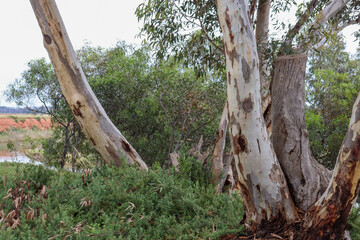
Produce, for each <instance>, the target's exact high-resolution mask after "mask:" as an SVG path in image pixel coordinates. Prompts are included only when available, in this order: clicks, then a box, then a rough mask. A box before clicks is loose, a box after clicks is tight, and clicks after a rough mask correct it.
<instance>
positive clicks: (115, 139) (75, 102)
mask: <svg viewBox="0 0 360 240" xmlns="http://www.w3.org/2000/svg"><path fill="white" fill-rule="evenodd" d="M30 2H31V5H32V7H33V10H34V12H35V15H36V18H37V20H38V23H39V26H40V28H41V31H42V34H43V36H44V46H45V48H46V50H47V51H48V53H49V56H50V59H51V61H52V64H53V66H54V69H55V72H56V75H57V78H58V80H59V83H60V86H61V90H62V93H63V95H64V97H65V99H66V101H67V103H68V104H69V106H70V108H71V110H72V112H73V113H74V115H75V118H76V120H77V122H78V123H79V125H80V126H81V128H82V130H83V131H84V132H85V134H86V136H87V137H88V139H89V140H90V141H91V142H92V144H93V145H94V147H95V149H96V150H97V151H98V152H99V154H100V155H101V157H102V158H103V159H104V160H105V161H106V162H107V163H113V164H115V165H116V166H120V165H121V158H126V160H127V162H128V163H129V164H134V163H137V164H139V165H140V167H141V168H143V169H146V170H147V169H148V168H147V166H146V164H145V162H144V161H143V160H142V159H141V158H140V156H139V155H138V154H137V152H136V151H135V149H134V148H133V147H132V146H131V145H130V144H129V143H128V142H127V140H126V139H125V137H124V136H123V135H122V134H121V133H120V131H119V130H118V129H117V128H116V127H115V126H114V124H113V123H112V122H111V121H110V119H109V118H108V116H107V115H106V113H105V111H104V109H103V108H102V106H101V105H100V103H99V101H98V100H97V98H96V96H95V95H94V93H93V91H92V90H91V88H90V86H89V84H88V82H87V80H86V77H85V75H84V73H83V71H82V69H81V66H80V62H79V60H78V59H77V57H76V54H75V51H74V49H73V46H72V44H71V42H70V38H69V36H68V34H67V32H66V29H65V26H64V23H63V21H62V19H61V15H60V13H59V10H58V8H57V6H56V3H55V1H54V0H30Z"/></svg>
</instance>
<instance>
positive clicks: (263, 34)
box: [255, 0, 271, 126]
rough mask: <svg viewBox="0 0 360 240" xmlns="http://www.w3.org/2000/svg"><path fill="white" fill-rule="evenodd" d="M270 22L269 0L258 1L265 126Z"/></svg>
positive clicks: (258, 35)
mask: <svg viewBox="0 0 360 240" xmlns="http://www.w3.org/2000/svg"><path fill="white" fill-rule="evenodd" d="M269 22H270V0H259V4H258V9H257V17H256V31H255V36H256V42H257V47H258V55H259V61H260V89H261V109H262V112H263V114H264V119H265V121H266V125H267V126H269V125H270V122H271V120H270V104H271V95H270V69H269V66H268V64H267V61H266V60H265V55H264V52H265V50H266V49H267V48H268V32H269Z"/></svg>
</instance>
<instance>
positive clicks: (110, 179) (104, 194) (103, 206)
mask: <svg viewBox="0 0 360 240" xmlns="http://www.w3.org/2000/svg"><path fill="white" fill-rule="evenodd" d="M182 161H184V162H185V161H189V163H188V165H187V167H186V169H187V170H185V169H180V172H179V173H176V172H175V171H174V170H163V169H161V168H160V166H159V164H154V166H153V168H152V169H151V170H150V171H149V172H143V171H139V170H137V169H135V168H133V167H125V168H122V169H118V168H111V167H103V168H95V169H93V170H91V171H90V170H84V171H83V173H71V172H68V171H54V170H49V169H46V168H44V167H42V166H33V165H26V166H24V165H15V164H12V165H9V164H8V163H6V164H7V167H12V168H14V167H15V168H16V171H15V172H17V174H16V175H13V174H10V175H8V176H7V177H6V178H5V177H4V179H5V180H4V181H3V184H2V186H1V187H0V219H1V220H0V228H1V229H2V231H1V232H0V239H33V238H34V239H49V238H57V239H64V238H69V237H70V239H92V238H93V239H179V238H181V239H209V238H210V239H216V238H218V237H219V236H220V235H222V234H224V233H229V232H233V231H235V232H238V231H240V229H241V226H240V221H241V219H242V216H243V206H242V204H241V200H240V199H239V197H238V195H233V196H229V195H217V194H215V191H214V187H213V186H212V185H211V184H209V183H207V182H206V181H203V180H202V179H204V177H205V175H204V174H203V173H202V171H198V168H201V166H200V165H199V164H198V165H197V164H195V163H194V162H191V161H196V160H195V159H183V160H182ZM185 171H189V172H185ZM190 171H193V173H190ZM189 176H192V177H191V180H190V179H189V178H188V177H189ZM196 176H197V177H196ZM12 211H13V212H14V213H16V215H14V216H12V215H11V216H9V213H11V212H12ZM11 217H13V218H12V219H11ZM14 220H15V221H16V222H17V224H16V225H14Z"/></svg>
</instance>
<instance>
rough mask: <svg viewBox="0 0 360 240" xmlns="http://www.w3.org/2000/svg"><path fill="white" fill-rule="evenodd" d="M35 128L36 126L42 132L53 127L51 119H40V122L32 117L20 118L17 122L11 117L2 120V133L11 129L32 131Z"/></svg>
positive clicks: (0, 127)
mask: <svg viewBox="0 0 360 240" xmlns="http://www.w3.org/2000/svg"><path fill="white" fill-rule="evenodd" d="M34 126H36V127H37V128H39V129H41V130H44V129H47V128H51V127H52V125H51V120H50V118H42V117H40V121H38V120H37V119H35V118H32V117H24V118H20V117H19V118H18V120H17V121H15V119H13V118H11V117H9V118H0V132H2V131H5V130H7V129H9V128H11V127H14V128H23V129H30V128H33V127H34Z"/></svg>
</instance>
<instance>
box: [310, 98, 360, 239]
mask: <svg viewBox="0 0 360 240" xmlns="http://www.w3.org/2000/svg"><path fill="white" fill-rule="evenodd" d="M359 182H360V94H359V95H358V97H357V99H356V102H355V104H354V107H353V111H352V116H351V119H350V124H349V128H348V131H347V133H346V136H345V140H344V142H343V144H342V146H341V149H340V152H339V155H338V158H337V162H336V165H335V169H334V173H333V175H332V178H331V182H330V184H329V186H328V188H327V189H326V191H325V193H324V194H323V195H322V196H321V198H320V199H319V200H318V201H317V202H316V203H315V204H314V205H313V206H312V207H311V208H310V209H309V210H308V212H307V214H306V218H305V227H306V228H307V229H308V232H309V233H310V234H309V236H311V237H312V239H343V237H344V231H345V227H346V223H347V219H348V217H349V214H350V211H351V208H352V206H353V205H354V203H355V202H356V199H357V197H358V195H359V192H360V184H359Z"/></svg>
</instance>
